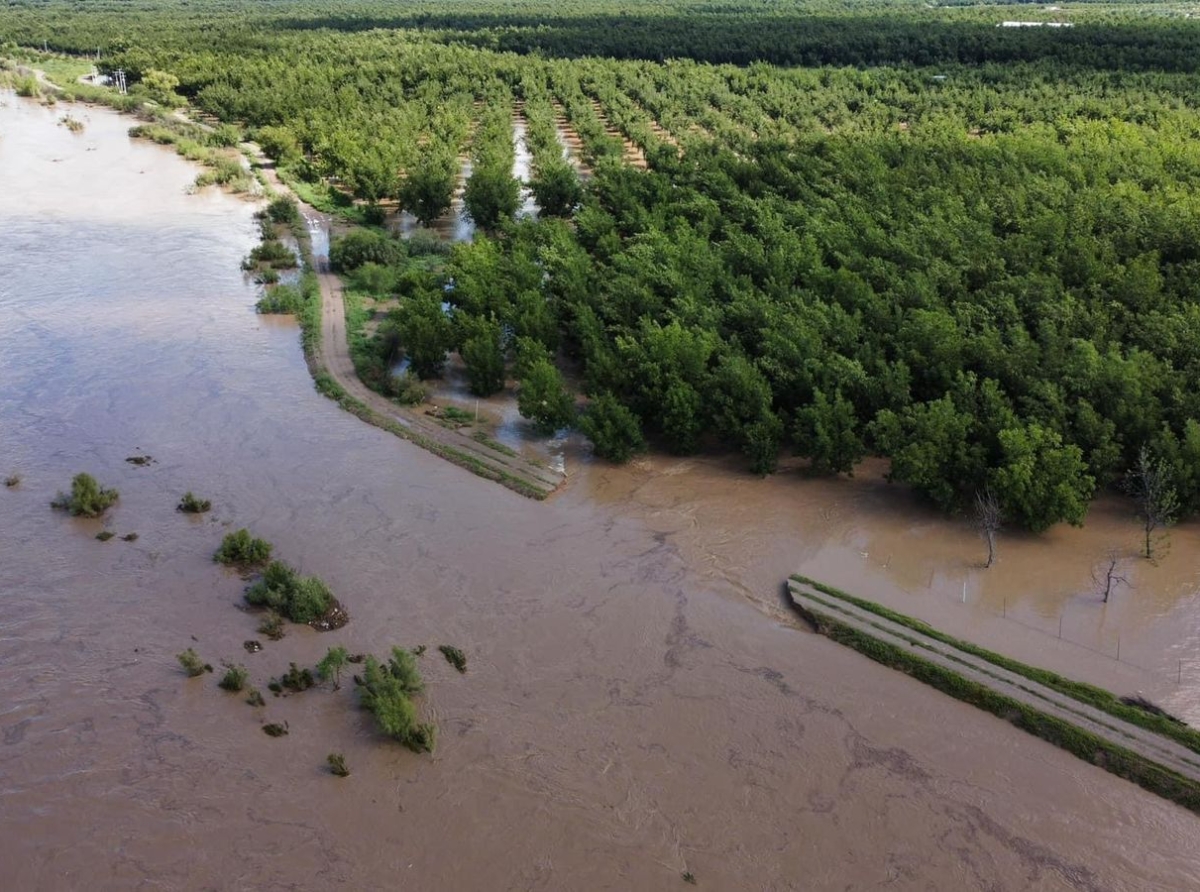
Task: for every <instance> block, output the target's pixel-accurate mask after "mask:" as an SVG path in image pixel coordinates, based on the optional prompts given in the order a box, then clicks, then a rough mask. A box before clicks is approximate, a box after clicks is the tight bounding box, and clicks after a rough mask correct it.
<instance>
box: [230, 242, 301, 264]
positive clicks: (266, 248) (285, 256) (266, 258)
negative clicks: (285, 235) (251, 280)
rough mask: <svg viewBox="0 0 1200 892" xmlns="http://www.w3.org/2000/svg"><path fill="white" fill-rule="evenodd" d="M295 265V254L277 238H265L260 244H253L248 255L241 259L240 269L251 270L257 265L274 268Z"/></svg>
mask: <svg viewBox="0 0 1200 892" xmlns="http://www.w3.org/2000/svg"><path fill="white" fill-rule="evenodd" d="M296 265H297V260H296V254H295V252H294V251H292V249H291V248H289V247H288V246H287V245H285V244H284V243H283V242H281V241H279V240H278V239H267V240H265V241H264V242H263V243H262V244H261V245H255V246H254V247H253V248H252V249H251V250H250V255H249V256H248V257H247V258H246V259H245V260H243V261H242V269H245V270H252V269H256V268H258V267H259V266H270V267H273V268H275V269H292V268H294V267H295V266H296Z"/></svg>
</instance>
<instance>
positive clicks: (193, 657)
mask: <svg viewBox="0 0 1200 892" xmlns="http://www.w3.org/2000/svg"><path fill="white" fill-rule="evenodd" d="M175 659H177V660H179V665H180V666H182V667H183V671H184V672H186V673H187V674H188V678H195V677H196V676H197V675H203V674H204V673H205V672H212V666H209V665H208V664H207V663H205V662H204V661H203V660H201V659H200V655H199V654H197V653H196V651H194V650H193V649H192V648H190V647H189V648H188V649H187V650H185V651H184V652H183V653H181V654H176V655H175Z"/></svg>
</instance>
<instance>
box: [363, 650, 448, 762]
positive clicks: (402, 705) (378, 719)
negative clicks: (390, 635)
mask: <svg viewBox="0 0 1200 892" xmlns="http://www.w3.org/2000/svg"><path fill="white" fill-rule="evenodd" d="M356 680H357V681H358V682H359V683H360V688H359V692H360V698H361V702H362V705H363V708H364V709H367V710H368V711H370V712H371V714H372V715H373V716H374V717H375V723H376V724H377V725H378V726H379V729H380V730H381V731H382V732H383V733H384V734H387V735H388V736H389V737H391V738H393V739H395V740H397V741H399V742H400V743H402V744H404V745H405V746H407V747H408V748H409V749H411V750H413V751H414V752H418V753H422V752H433V748H434V745H435V744H436V737H437V732H436V729H435V728H434V726H433V725H430V724H427V723H423V722H420V721H418V720H417V719H418V717H417V707H416V704H414V703H413V701H412V699H411V695H412V694H415V693H418V692H419V691H421V690H422V689H423V687H424V684H423V683H422V681H421V674H420V672H419V671H418V670H417V666H416V661H415V659H414V658H413V655H412V654H411V653H409V652H408V651H406V650H403V649H402V648H399V647H394V648H392V658H391V659H390V660H389V661H388V663H387V665H383V664H382V663H380V662H379V660H377V659H376V658H375V657H367V659H366V664H365V667H364V669H363V674H362V677H361V678H357V679H356Z"/></svg>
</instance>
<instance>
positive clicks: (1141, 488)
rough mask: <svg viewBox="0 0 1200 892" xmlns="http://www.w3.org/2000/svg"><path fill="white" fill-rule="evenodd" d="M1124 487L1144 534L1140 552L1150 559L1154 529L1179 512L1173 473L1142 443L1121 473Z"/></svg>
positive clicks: (1152, 555)
mask: <svg viewBox="0 0 1200 892" xmlns="http://www.w3.org/2000/svg"><path fill="white" fill-rule="evenodd" d="M1125 490H1126V492H1128V493H1129V494H1130V495H1131V496H1133V498H1134V500H1135V501H1136V502H1137V505H1138V515H1139V516H1140V517H1141V519H1142V530H1143V532H1145V534H1146V538H1145V541H1144V543H1143V550H1142V555H1143V557H1145V558H1146V560H1153V559H1154V539H1153V533H1154V531H1155V530H1156V529H1158V528H1159V527H1168V526H1170V525H1171V524H1173V523H1174V522H1175V517H1176V515H1177V514H1178V513H1179V494H1178V493H1177V492H1176V490H1175V480H1174V476H1173V475H1172V473H1171V469H1170V468H1169V467H1168V465H1167V463H1166V461H1164V460H1163V459H1162V457H1158V458H1155V457H1154V455H1153V454H1152V453H1151V452H1150V450H1149V449H1148V448H1147V447H1145V446H1143V447H1142V448H1141V449H1140V450H1139V451H1138V457H1137V461H1136V462H1134V465H1133V467H1132V468H1130V469H1129V471H1128V473H1126V475H1125ZM1106 600H1107V599H1106Z"/></svg>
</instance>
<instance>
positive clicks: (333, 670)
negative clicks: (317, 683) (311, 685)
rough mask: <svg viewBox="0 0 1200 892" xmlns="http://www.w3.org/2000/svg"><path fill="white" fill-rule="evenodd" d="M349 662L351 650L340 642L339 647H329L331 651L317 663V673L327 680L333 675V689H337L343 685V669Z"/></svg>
mask: <svg viewBox="0 0 1200 892" xmlns="http://www.w3.org/2000/svg"><path fill="white" fill-rule="evenodd" d="M349 662H350V652H349V651H348V650H346V648H344V647H342V646H341V645H340V644H339V645H338V646H337V647H331V648H329V651H328V652H327V653H326V654H325V656H323V657H322V658H321V662H319V663H317V673H318V674H319V675H320V676H321V677H322V678H323V679H325V680H326V681H328V680H329V679H330V677H332V678H333V689H334V690H335V691H336V690H337V689H338V688H340V687H341V686H342V670H343V669H345V668H346V664H347V663H349Z"/></svg>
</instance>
